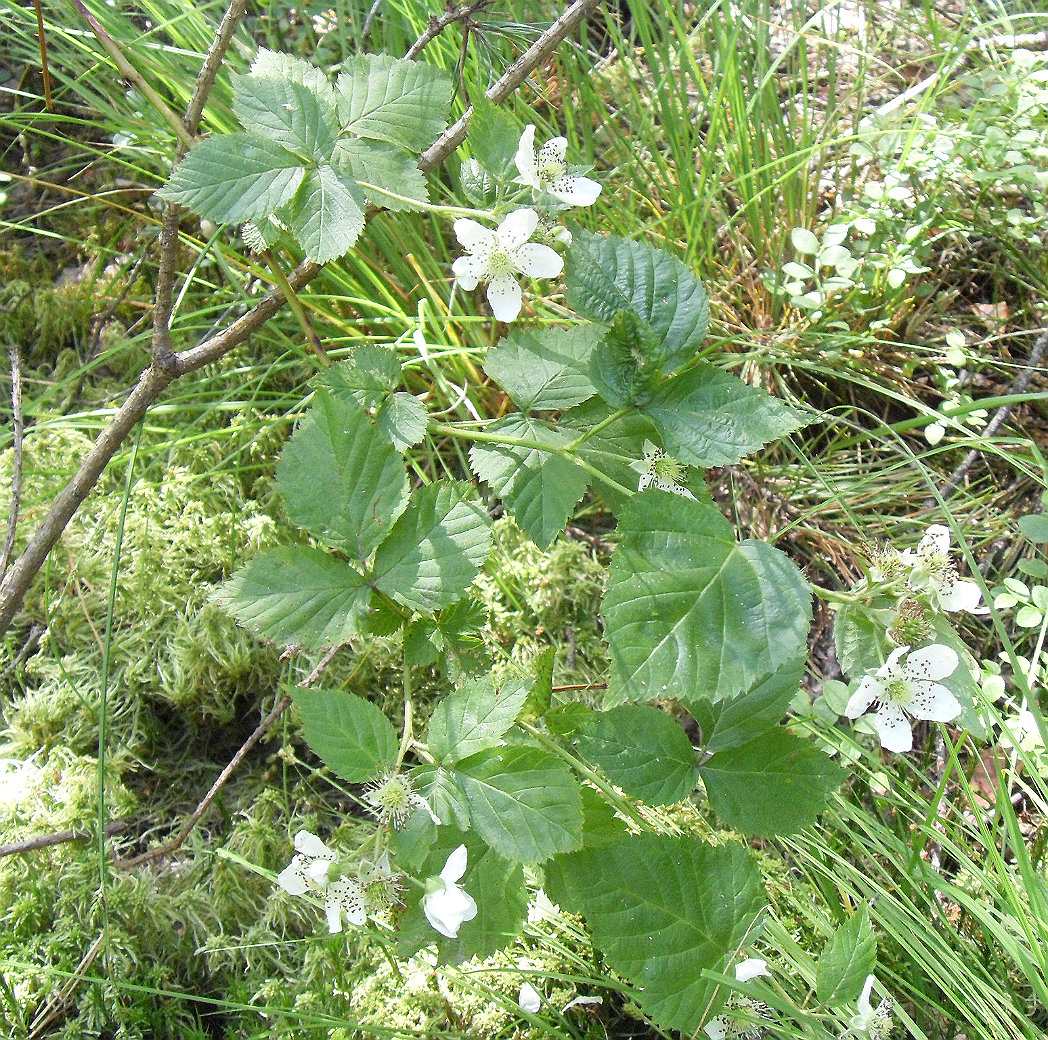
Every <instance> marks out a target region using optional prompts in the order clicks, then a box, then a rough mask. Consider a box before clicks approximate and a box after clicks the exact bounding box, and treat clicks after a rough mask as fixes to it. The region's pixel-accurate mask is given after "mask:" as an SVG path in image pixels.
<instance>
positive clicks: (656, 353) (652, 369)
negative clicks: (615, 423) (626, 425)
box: [589, 311, 665, 408]
mask: <svg viewBox="0 0 1048 1040" xmlns="http://www.w3.org/2000/svg"><path fill="white" fill-rule="evenodd" d="M664 359H665V354H664V350H663V345H662V342H661V341H660V340H659V339H658V337H657V336H656V335H655V334H654V332H652V330H651V328H650V327H649V326H648V325H647V323H646V322H644V321H643V320H642V319H641V318H638V317H637V315H636V314H634V313H633V312H632V311H620V312H619V313H618V314H616V315H615V317H614V319H612V322H611V328H610V329H609V330H608V334H607V336H606V337H605V338H604V340H603V341H602V342H601V343H598V344H597V346H596V347H594V349H593V354H592V355H591V357H590V367H589V375H590V379H592V380H593V385H594V386H595V387H596V389H597V393H599V394H600V396H601V397H603V398H604V400H605V401H607V402H608V404H609V405H611V407H612V408H625V407H627V406H628V405H633V404H642V403H643V402H645V401H647V400H648V399H649V398H650V397H651V395H652V393H653V392H654V389H655V387H656V385H657V384H658V381H659V378H660V376H661V374H662V364H663V361H664Z"/></svg>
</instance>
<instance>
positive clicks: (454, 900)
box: [422, 845, 477, 939]
mask: <svg viewBox="0 0 1048 1040" xmlns="http://www.w3.org/2000/svg"><path fill="white" fill-rule="evenodd" d="M466 855H467V854H466V846H465V845H460V846H459V847H458V848H457V849H455V851H454V852H453V853H452V854H451V855H450V856H448V861H447V863H445V864H444V869H443V870H442V871H441V872H440V877H439V878H430V880H429V885H430V886H431V889H432V890H431V891H429V892H427V893H426V896H425V898H424V899H423V900H422V909H423V910H424V911H425V912H426V920H428V921H429V923H430V924H431V925H432V926H433V927H434V928H435V929H436V930H437V931H438V932H440V934H441V935H446V936H447V937H448V938H449V939H454V938H456V936H457V935H458V931H459V928H461V927H462V925H463V924H464V923H465V922H466V921H472V920H473V918H474V917H476V916H477V904H476V902H475V901H474V899H473V897H472V896H471V895H470V894H469V893H468V892H466V891H465V890H464V889H463V888H461V887H460V886H459V885H457V884H456V883H455V882H457V881H458V879H459V878H460V877H462V875H463V874H465V873H466ZM438 886H439V887H438Z"/></svg>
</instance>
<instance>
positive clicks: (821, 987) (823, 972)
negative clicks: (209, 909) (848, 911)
mask: <svg viewBox="0 0 1048 1040" xmlns="http://www.w3.org/2000/svg"><path fill="white" fill-rule="evenodd" d="M876 964H877V940H876V939H875V938H874V936H873V928H872V927H871V926H870V914H869V911H868V910H867V908H866V907H865V906H863V907H861V908H860V909H859V912H858V913H857V914H855V915H854V916H852V917H851V918H850V919H849V920H847V921H845V922H844V924H842V925H841V926H840V927H839V928H838V929H837V930H836V931H835V932H834V933H833V935H832V936H831V938H830V941H829V942H828V943H827V944H826V945H825V946H824V947H823V951H822V953H821V954H820V956H819V964H818V968H817V969H816V973H815V992H816V995H817V996H818V998H819V1002H820V1003H822V1004H829V1005H835V1004H845V1003H849V1002H850V1001H853V1000H855V999H856V998H857V997H858V996H859V993H860V992H861V991H862V986H863V983H864V982H865V981H866V976H867V975H871V974H872V973H873V970H874V968H875V967H876Z"/></svg>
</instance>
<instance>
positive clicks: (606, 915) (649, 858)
mask: <svg viewBox="0 0 1048 1040" xmlns="http://www.w3.org/2000/svg"><path fill="white" fill-rule="evenodd" d="M546 874H547V885H546V888H547V891H548V892H549V894H550V897H551V898H552V899H554V900H556V902H558V903H559V904H560V905H561V906H562V907H564V909H566V910H570V911H572V912H574V913H579V914H583V915H584V916H585V918H586V924H587V925H588V926H589V930H590V932H591V933H592V935H593V940H594V942H595V943H596V945H597V948H598V949H599V950H600V951H601V952H602V953H603V954H604V956H605V957H606V958H607V961H608V964H609V965H610V966H611V967H612V968H614V969H615V970H616V971H618V972H621V974H622V975H624V976H625V977H626V978H627V979H628V980H629V981H630V982H632V983H633V984H634V986H636V987H637V989H636V991H635V992H634V993H632V994H631V996H632V997H633V998H634V999H635V1000H636V1001H637V1002H638V1003H639V1004H640V1006H641V1007H642V1008H643V1009H644V1011H645V1012H646V1013H647V1014H649V1015H650V1016H651V1017H652V1019H653V1020H654V1021H655V1023H656V1024H657V1025H658V1026H660V1027H661V1028H663V1029H667V1030H680V1031H681V1032H682V1033H683V1034H685V1035H686V1036H692V1035H694V1034H695V1033H696V1032H698V1031H699V1029H700V1027H701V1025H702V1023H703V1021H704V1020H705V1019H706V1017H707V1016H708V1015H709V1014H710V1013H711V1012H712V1011H714V1010H715V1009H716V1005H717V1001H718V997H719V995H718V992H717V990H718V987H717V983H715V982H712V981H709V980H708V979H704V978H703V972H704V971H715V972H719V973H723V972H724V971H725V969H726V968H727V967H728V962H729V958H733V957H734V956H735V954H736V951H737V950H738V948H739V946H740V945H741V944H742V942H743V941H744V940H745V939H746V938H747V936H749V937H750V938H751V939H752V937H753V933H752V929H753V925H754V922H755V920H756V917H757V915H758V914H759V913H760V911H761V910H762V909H763V908H764V906H765V902H766V900H765V895H764V889H763V886H762V884H761V877H760V872H759V871H758V869H757V866H756V864H755V863H754V860H753V857H752V856H751V854H750V853H749V851H748V850H747V849H744V848H742V847H741V846H739V845H721V846H719V847H716V848H714V847H713V846H710V845H707V844H705V842H703V841H702V840H701V839H700V838H697V837H693V836H690V835H689V836H686V837H682V838H672V837H669V836H667V835H661V834H638V835H630V836H629V837H625V838H620V839H619V840H618V841H611V842H606V843H604V844H601V845H599V846H598V847H596V848H592V849H591V848H585V849H583V850H582V851H581V852H576V853H572V854H570V855H567V856H558V857H557V858H556V859H555V860H554V861H553V862H552V863H551V864H550V865H549V866H548V867H547V868H546Z"/></svg>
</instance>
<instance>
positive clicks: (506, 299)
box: [488, 274, 523, 321]
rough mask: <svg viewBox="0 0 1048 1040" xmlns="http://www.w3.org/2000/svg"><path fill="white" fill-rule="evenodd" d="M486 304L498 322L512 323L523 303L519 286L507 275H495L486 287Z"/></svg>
mask: <svg viewBox="0 0 1048 1040" xmlns="http://www.w3.org/2000/svg"><path fill="white" fill-rule="evenodd" d="M488 303H490V304H491V313H492V314H494V315H495V317H496V318H498V320H499V321H514V320H515V319H516V317H517V315H518V314H520V308H521V306H522V303H523V298H522V296H521V292H520V286H519V285H517V282H516V279H514V277H513V276H512V275H509V274H500V275H496V276H495V277H494V278H492V279H491V282H490V283H489V285H488Z"/></svg>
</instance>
